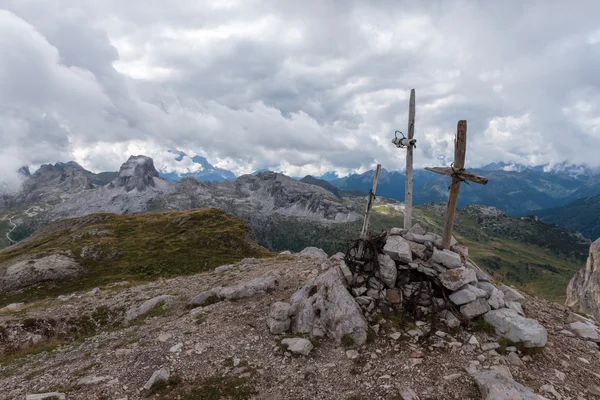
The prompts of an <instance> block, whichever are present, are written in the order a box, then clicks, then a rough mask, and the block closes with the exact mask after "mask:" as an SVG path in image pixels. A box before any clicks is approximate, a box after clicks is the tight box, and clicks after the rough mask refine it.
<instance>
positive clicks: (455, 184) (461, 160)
mask: <svg viewBox="0 0 600 400" xmlns="http://www.w3.org/2000/svg"><path fill="white" fill-rule="evenodd" d="M466 153H467V121H465V120H461V121H458V126H457V128H456V139H455V140H454V162H453V163H452V166H451V167H434V168H425V169H426V170H427V171H431V172H435V173H437V174H442V175H447V176H451V177H452V183H451V184H450V194H449V195H448V208H447V210H446V223H445V224H444V238H443V239H442V248H443V249H448V248H450V244H451V240H452V229H453V227H454V216H455V214H456V204H457V203H458V194H459V193H460V184H461V182H466V183H469V182H468V181H471V182H475V183H479V184H481V185H485V184H487V182H488V180H487V178H486V177H484V176H481V175H477V174H474V173H472V172H468V171H466V170H465V156H466Z"/></svg>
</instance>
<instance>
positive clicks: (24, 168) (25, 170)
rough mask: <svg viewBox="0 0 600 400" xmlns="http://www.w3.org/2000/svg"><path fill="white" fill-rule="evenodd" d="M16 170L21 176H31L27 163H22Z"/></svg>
mask: <svg viewBox="0 0 600 400" xmlns="http://www.w3.org/2000/svg"><path fill="white" fill-rule="evenodd" d="M17 172H18V173H19V174H20V175H22V176H31V171H29V167H28V166H27V165H24V166H22V167H21V168H19V169H18V170H17Z"/></svg>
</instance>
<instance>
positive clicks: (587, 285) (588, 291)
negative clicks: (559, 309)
mask: <svg viewBox="0 0 600 400" xmlns="http://www.w3.org/2000/svg"><path fill="white" fill-rule="evenodd" d="M565 305H566V306H567V307H571V308H573V309H575V310H577V311H581V312H584V313H586V314H589V315H593V316H594V317H596V318H597V319H600V239H598V240H596V241H595V242H594V243H592V245H591V246H590V252H589V256H588V259H587V262H586V264H585V267H584V268H582V269H580V270H579V271H578V272H577V273H576V274H575V275H574V276H573V278H571V281H570V282H569V286H567V301H566V303H565Z"/></svg>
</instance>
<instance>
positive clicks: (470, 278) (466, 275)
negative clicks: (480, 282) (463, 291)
mask: <svg viewBox="0 0 600 400" xmlns="http://www.w3.org/2000/svg"><path fill="white" fill-rule="evenodd" d="M438 278H439V280H440V282H441V283H442V285H444V287H445V288H447V289H450V290H452V291H456V290H458V289H460V288H461V287H463V286H464V285H466V284H467V283H472V282H476V281H477V278H476V275H475V271H474V270H472V269H470V268H465V267H460V268H455V269H449V270H447V271H444V272H442V273H441V274H440V275H439V277H438Z"/></svg>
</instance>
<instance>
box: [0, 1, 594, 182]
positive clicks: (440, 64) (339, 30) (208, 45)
mask: <svg viewBox="0 0 600 400" xmlns="http://www.w3.org/2000/svg"><path fill="white" fill-rule="evenodd" d="M575 3H576V4H566V3H564V2H534V1H526V2H522V1H506V2H493V3H492V2H471V1H458V0H457V1H450V2H448V1H432V2H427V3H416V2H397V1H391V0H390V1H378V2H362V1H338V0H329V1H316V0H310V1H304V2H292V1H290V2H287V1H275V0H262V1H261V0H253V1H229V2H220V1H215V2H211V1H204V2H196V1H191V0H190V1H184V0H178V1H175V2H173V3H172V4H171V5H169V6H166V5H165V3H164V2H162V1H158V0H151V1H145V2H140V1H128V2H117V1H114V0H111V1H105V2H92V1H79V0H77V1H75V0H56V1H44V0H38V1H36V2H26V3H23V2H20V1H16V0H15V1H8V2H6V3H5V7H6V8H7V9H8V10H9V11H8V12H7V11H4V12H1V14H0V18H2V21H3V22H4V23H2V24H0V33H2V35H0V51H2V54H7V55H8V57H7V58H6V60H3V63H2V66H0V85H2V87H3V89H6V90H3V94H0V106H1V108H0V109H1V110H2V111H0V120H1V121H3V122H4V123H3V124H2V127H0V137H1V138H2V140H5V137H6V138H8V139H6V143H9V144H10V146H8V147H7V148H11V149H12V150H11V151H14V152H17V153H18V154H19V156H20V157H19V158H20V162H25V163H29V164H39V163H42V162H50V161H56V160H57V159H62V160H66V159H71V158H77V161H79V162H81V163H82V164H84V165H85V166H86V167H88V168H90V169H104V168H108V167H111V168H112V169H116V168H117V167H118V163H119V162H121V161H123V160H125V159H126V157H127V156H128V154H126V152H127V151H132V149H136V150H137V149H140V150H141V151H146V152H148V153H149V154H148V155H150V156H153V155H155V156H158V153H157V152H161V151H163V152H164V151H166V150H167V149H169V148H185V149H190V150H192V151H195V152H198V153H202V154H204V155H206V156H208V157H209V159H210V160H211V161H213V162H215V161H222V162H224V163H227V165H231V164H232V163H233V164H236V165H237V166H238V170H240V171H241V170H251V169H256V168H259V167H263V166H270V167H273V168H275V169H277V166H284V167H286V168H289V169H290V170H293V171H300V172H302V173H314V172H315V171H322V169H323V167H324V166H328V167H329V166H330V167H331V168H332V169H337V170H339V171H344V172H349V171H352V170H364V169H365V168H371V167H372V166H374V164H375V163H376V162H381V163H383V164H384V167H386V168H388V169H397V168H398V167H399V166H402V165H403V164H404V162H403V160H404V157H403V153H402V152H401V151H399V150H398V149H396V148H394V146H393V145H392V144H391V143H390V140H391V138H392V137H393V132H394V130H396V129H399V130H401V131H405V130H406V121H407V103H408V93H409V90H410V89H411V88H412V87H415V88H416V90H417V123H416V131H417V133H416V134H417V138H418V141H419V142H418V147H417V151H416V155H415V160H416V163H417V165H418V166H425V165H432V164H433V165H435V164H439V163H441V162H449V161H450V160H451V158H452V154H453V151H452V138H453V135H454V132H455V129H456V122H457V121H458V120H459V119H467V120H468V121H469V143H468V145H469V147H468V154H467V158H468V160H467V163H468V165H471V166H477V165H482V164H486V163H488V162H492V161H515V162H521V163H558V162H561V161H564V160H566V161H569V162H572V163H589V164H596V165H597V164H598V163H600V160H599V159H598V158H597V155H596V153H597V152H596V151H594V149H597V148H599V146H600V128H599V127H598V120H599V118H600V110H599V109H598V107H597V104H598V99H600V81H599V80H600V78H599V76H598V74H597V73H596V72H595V69H596V68H597V66H598V65H600V43H598V40H596V39H593V37H594V36H593V35H594V32H598V29H599V28H598V25H597V22H596V15H598V13H599V12H600V4H598V3H597V2H595V1H592V0H589V1H583V0H582V1H576V2H575ZM228 5H229V6H228ZM598 37H600V33H599V34H598ZM1 38H4V40H3V39H1ZM594 40H596V41H594ZM15 132H16V133H15ZM15 135H17V137H18V139H14V137H15ZM10 138H13V139H10ZM565 138H568V140H566V139H565ZM27 143H29V144H31V143H35V146H36V147H35V149H36V151H35V155H33V154H29V152H28V151H27V148H28V147H27ZM152 152H154V153H155V154H152Z"/></svg>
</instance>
